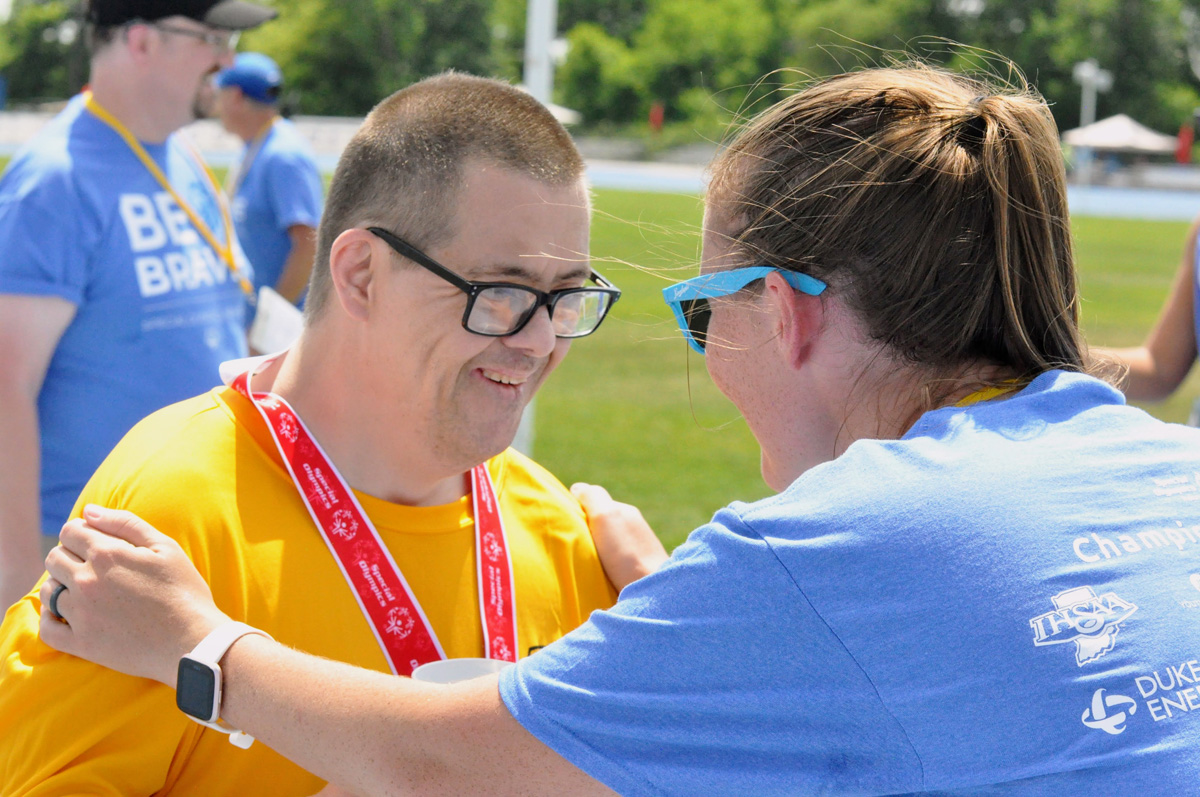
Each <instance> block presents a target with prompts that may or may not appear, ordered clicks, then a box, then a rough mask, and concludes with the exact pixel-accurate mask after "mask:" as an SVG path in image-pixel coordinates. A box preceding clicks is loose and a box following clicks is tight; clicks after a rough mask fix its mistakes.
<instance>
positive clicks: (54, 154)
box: [0, 0, 276, 607]
mask: <svg viewBox="0 0 1200 797" xmlns="http://www.w3.org/2000/svg"><path fill="white" fill-rule="evenodd" d="M275 14H276V12H275V11H274V10H272V9H270V8H266V7H264V6H259V5H254V4H251V3H246V2H241V1H240V0H220V1H214V0H171V1H170V2H167V1H165V0H154V2H151V0H93V2H90V3H89V5H88V8H87V21H88V35H89V37H90V42H91V45H92V57H91V74H90V89H89V90H88V91H85V92H84V93H83V94H81V95H79V96H77V97H75V98H74V99H72V100H71V102H70V103H69V104H68V106H67V108H66V109H65V110H64V111H63V112H62V113H61V114H59V116H58V117H56V118H55V120H54V121H53V122H51V123H50V125H49V126H48V127H47V128H46V129H45V130H43V131H42V132H41V133H40V134H39V135H38V137H37V139H36V140H35V141H33V142H32V143H31V144H30V145H28V146H27V147H26V148H25V150H24V151H22V152H21V153H19V154H18V155H17V156H16V158H15V159H14V160H13V162H12V163H11V164H10V166H9V168H8V170H7V171H6V172H5V174H4V176H3V178H0V247H3V252H4V255H3V257H0V407H3V408H4V412H3V413H0V451H3V452H4V457H3V464H0V607H2V606H7V605H9V604H10V603H12V602H13V601H15V600H16V599H17V598H18V597H20V596H21V595H22V594H23V593H24V592H26V591H27V590H28V589H29V588H30V587H31V586H32V585H33V583H34V582H35V581H36V580H37V576H38V574H39V573H40V572H41V570H42V564H41V560H42V557H43V556H44V550H42V548H43V546H39V544H38V537H39V532H43V533H44V534H45V535H47V536H44V537H43V540H44V546H45V547H46V548H48V547H52V546H53V544H54V539H55V538H54V536H53V535H55V534H57V533H58V529H59V527H60V526H61V525H62V522H63V521H64V520H65V519H66V518H67V516H68V514H69V513H70V510H71V506H72V505H73V504H74V502H75V499H76V497H77V496H78V495H79V491H80V490H81V489H82V487H83V485H84V483H85V482H86V481H87V479H88V477H90V476H91V474H92V471H94V470H95V468H96V466H97V465H99V464H100V462H101V460H103V459H104V456H105V455H106V454H107V453H108V452H109V451H110V450H111V449H112V447H113V445H115V444H116V442H117V441H118V440H120V439H121V436H122V435H123V434H125V432H127V431H128V430H129V429H130V427H132V426H133V425H134V424H135V423H136V422H137V421H138V420H140V419H141V418H142V417H144V416H145V415H147V414H149V413H150V412H153V411H154V410H156V409H159V408H160V407H163V406H165V405H167V404H170V403H172V402H174V401H179V400H180V399H183V398H186V397H188V396H192V395H195V394H196V393H199V392H201V391H203V390H205V389H207V388H208V387H209V386H211V384H212V383H213V381H214V380H215V379H216V377H217V365H218V364H219V363H220V362H222V361H223V360H227V359H230V358H231V357H237V356H240V355H242V354H243V353H244V351H245V345H246V344H245V340H244V315H245V309H244V303H245V298H244V296H243V286H245V287H246V288H249V276H250V275H249V273H248V269H247V267H246V266H245V258H244V257H243V256H242V254H241V250H240V247H239V246H238V244H237V242H236V237H235V235H234V232H233V227H232V224H231V223H230V217H229V211H228V209H227V208H226V207H225V206H224V204H223V203H222V201H221V199H220V198H219V191H218V190H217V188H216V186H215V184H214V183H213V181H212V177H211V174H210V173H209V172H208V170H207V168H206V167H205V166H204V164H203V162H202V161H201V160H200V159H199V157H198V156H197V155H196V154H195V152H194V151H192V150H191V149H189V147H187V146H186V145H185V143H184V142H182V141H181V140H180V139H179V138H178V137H177V136H176V135H174V133H175V131H176V130H178V129H179V128H181V127H183V126H184V125H186V124H188V123H189V122H191V121H193V120H194V119H195V118H196V116H197V113H198V110H199V107H200V106H202V104H203V103H204V101H205V100H206V99H207V100H211V87H210V86H209V85H208V83H209V81H210V78H211V76H212V74H213V73H215V72H216V71H217V70H219V69H220V68H222V67H225V66H228V65H229V64H230V63H232V56H233V48H234V45H235V43H236V37H237V34H238V32H239V31H241V30H244V29H247V28H251V27H254V26H256V25H259V24H261V23H263V22H265V21H267V20H269V19H271V18H273V17H274V16H275Z"/></svg>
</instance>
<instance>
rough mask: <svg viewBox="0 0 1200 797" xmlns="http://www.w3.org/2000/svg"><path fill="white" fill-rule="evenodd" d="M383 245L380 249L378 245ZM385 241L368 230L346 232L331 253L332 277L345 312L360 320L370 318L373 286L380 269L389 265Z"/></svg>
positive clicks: (330, 275) (335, 241)
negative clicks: (383, 249)
mask: <svg viewBox="0 0 1200 797" xmlns="http://www.w3.org/2000/svg"><path fill="white" fill-rule="evenodd" d="M376 244H379V245H380V246H376ZM382 245H383V242H382V241H380V240H379V239H378V238H376V237H375V236H374V235H372V234H371V233H369V232H367V231H366V230H363V229H359V228H354V229H350V230H346V231H345V232H343V233H342V234H341V235H339V236H338V237H337V238H336V239H335V240H334V242H333V247H332V248H331V249H330V251H329V278H330V281H331V282H332V283H333V291H334V293H335V294H336V295H337V298H338V304H340V305H341V307H342V310H343V311H345V313H346V314H347V315H348V316H350V317H351V318H353V319H355V320H357V321H366V320H367V318H368V317H369V316H370V314H371V312H370V296H371V287H372V284H373V280H374V277H375V272H376V270H377V269H378V268H379V267H380V265H381V264H383V265H384V266H386V265H387V263H386V260H387V253H386V252H382V251H379V249H380V248H381V247H382Z"/></svg>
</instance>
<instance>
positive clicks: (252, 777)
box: [0, 389, 616, 797]
mask: <svg viewBox="0 0 1200 797" xmlns="http://www.w3.org/2000/svg"><path fill="white" fill-rule="evenodd" d="M488 468H489V470H490V471H491V474H492V479H493V481H494V483H495V486H496V492H497V494H498V496H499V499H500V510H501V514H502V516H503V519H504V524H505V530H506V532H507V536H508V542H509V547H510V551H511V555H512V564H513V577H514V583H515V590H516V599H517V635H518V640H517V641H518V646H519V652H520V655H522V656H526V655H528V654H529V653H530V652H531V651H533V650H536V649H537V648H540V647H543V646H545V645H547V644H549V643H550V642H552V641H554V640H555V639H557V638H558V637H560V636H562V635H563V634H565V633H566V632H568V631H570V630H571V629H572V628H574V627H575V626H577V625H579V624H580V623H582V622H583V621H584V620H585V619H587V617H588V615H589V614H590V613H591V611H592V610H593V609H600V608H606V607H608V606H610V605H612V604H613V602H614V601H615V600H616V592H615V590H614V589H613V587H612V585H611V584H609V582H608V580H607V578H606V577H605V575H604V572H603V570H602V569H601V567H600V562H599V559H598V558H597V555H596V550H595V548H594V546H593V544H592V540H591V536H590V535H589V533H588V530H587V524H586V521H585V518H584V515H583V512H582V510H581V509H580V507H579V504H578V503H577V502H576V501H575V500H574V498H573V497H572V496H571V494H570V493H569V492H568V491H567V490H566V488H564V487H563V485H562V484H561V483H560V482H558V481H557V480H556V479H555V478H554V477H553V476H551V475H550V474H549V473H548V472H546V471H545V470H544V469H543V468H541V467H540V466H538V465H537V464H535V463H534V462H532V461H530V460H529V459H527V458H526V457H524V456H522V455H520V454H518V453H516V452H514V451H512V450H509V451H506V452H504V453H503V454H501V455H499V456H497V457H495V458H494V459H492V460H491V461H489V462H488ZM357 496H358V499H359V501H360V502H361V503H362V506H363V508H364V509H365V510H366V513H367V515H368V516H369V517H370V518H371V520H372V522H374V524H375V526H376V528H377V529H378V530H379V534H380V536H381V537H382V538H383V541H384V543H385V544H386V545H387V546H388V548H389V549H390V551H391V553H392V556H393V557H394V558H395V560H396V563H397V565H398V566H399V567H400V570H401V572H402V573H403V574H404V577H405V579H406V580H407V581H408V584H409V586H410V588H411V589H412V591H413V593H414V595H415V596H416V598H417V600H418V601H419V602H420V604H421V606H422V608H423V609H424V611H425V613H426V616H427V617H428V618H429V621H430V624H431V625H432V626H433V630H434V632H435V633H436V634H437V636H438V639H439V640H440V641H441V644H442V648H443V650H444V651H445V652H446V655H447V656H449V657H461V656H482V655H483V638H482V630H481V629H482V625H481V621H480V616H479V600H478V587H477V582H476V573H475V559H474V525H473V520H472V516H471V505H470V498H469V497H466V498H463V499H461V500H460V501H458V502H456V503H453V504H449V505H445V506H435V507H406V506H399V505H396V504H390V503H387V502H384V501H381V500H379V499H376V498H372V497H371V496H368V495H363V494H361V493H357ZM85 502H90V503H96V504H100V505H103V506H109V507H114V508H123V509H129V510H131V511H133V512H135V513H137V514H138V515H141V516H142V517H143V518H145V519H146V520H147V521H148V522H150V523H151V524H153V525H154V526H156V527H157V528H159V529H160V530H162V531H163V532H165V533H167V534H171V535H172V536H174V537H175V538H176V539H177V540H178V541H179V542H180V544H181V545H182V546H183V548H184V550H185V551H187V553H188V555H189V556H191V558H192V561H193V562H195V564H196V567H197V568H198V569H199V570H200V573H201V574H202V575H203V576H204V577H205V579H206V580H207V581H208V583H209V585H210V586H211V588H212V592H213V596H214V598H215V599H216V603H217V605H218V606H219V607H220V608H221V609H222V610H223V611H224V612H226V613H227V614H228V615H229V616H230V617H233V618H234V619H237V620H242V621H244V622H247V623H249V624H251V625H253V626H255V627H257V628H262V629H264V630H266V631H268V632H269V633H270V634H271V635H272V636H274V637H275V639H277V640H279V641H280V642H282V643H284V644H286V645H291V646H293V647H296V648H299V649H300V650H304V651H307V652H309V653H315V654H317V655H320V656H325V657H328V658H331V659H337V660H340V661H345V662H350V663H352V664H357V665H359V666H362V667H369V668H372V669H375V670H380V671H383V672H387V671H388V667H387V663H386V660H385V659H384V657H383V653H382V652H381V651H380V649H379V646H378V643H377V642H376V640H375V638H374V636H373V635H372V633H371V631H370V628H369V627H368V625H367V622H366V620H365V619H364V618H363V615H362V612H361V610H360V609H359V607H358V604H357V603H356V602H355V599H354V596H353V595H352V594H351V591H350V587H349V586H348V585H347V583H346V581H345V579H344V578H343V576H342V574H341V572H340V571H339V570H338V567H337V564H336V563H335V562H334V559H333V557H332V555H331V554H330V553H329V551H328V549H327V548H326V546H325V543H324V542H323V541H322V539H321V537H320V534H319V533H318V532H317V530H316V528H315V527H314V526H313V523H312V521H311V519H310V518H309V515H308V512H307V510H306V509H305V508H304V504H303V502H302V501H301V500H300V497H299V494H298V493H297V491H296V488H295V486H294V485H293V483H292V481H291V478H290V477H289V476H288V474H287V472H286V470H284V468H283V464H282V461H281V460H280V459H279V455H278V453H277V452H276V450H275V447H274V444H273V443H272V441H271V438H270V435H269V433H268V432H267V430H266V427H265V425H264V424H263V423H262V421H261V420H260V418H259V417H258V415H257V413H256V411H255V410H254V408H253V407H252V406H251V405H250V403H249V402H248V401H246V400H245V399H244V398H243V397H242V396H240V395H238V394H236V393H234V392H233V391H231V390H228V389H217V390H214V391H212V392H211V393H209V394H205V395H203V396H199V397H197V398H194V399H191V400H189V401H185V402H182V403H180V404H176V405H173V406H171V407H167V408H166V409H164V410H161V411H159V412H157V413H155V414H154V415H151V416H150V417H149V418H147V419H146V420H144V421H142V422H141V423H140V424H138V425H137V426H136V427H135V428H134V429H133V430H132V431H130V433H129V434H128V435H127V436H126V437H125V439H124V440H122V441H121V443H120V444H119V445H118V446H117V447H116V449H114V451H113V452H112V454H110V455H109V457H108V458H107V459H106V460H105V462H104V463H103V464H102V465H101V466H100V468H99V470H97V471H96V474H95V475H94V476H93V477H92V479H91V481H90V482H89V483H88V485H87V486H86V487H85V488H84V491H83V494H82V496H81V497H80V499H79V503H78V504H77V505H76V512H78V511H79V509H80V508H81V507H82V506H83V504H84V503H85ZM40 608H41V607H40V602H39V601H38V599H37V597H36V593H34V594H30V595H28V596H26V597H25V598H24V599H22V600H21V601H20V602H18V603H17V604H15V605H14V606H13V607H12V608H11V609H10V610H9V611H8V613H7V615H6V616H5V618H4V623H3V625H2V626H0V794H3V795H6V797H17V796H18V795H51V794H56V795H57V794H79V793H86V794H113V795H137V794H152V793H158V794H167V793H175V794H198V795H215V794H272V795H289V794H313V793H315V792H317V791H319V790H320V788H321V787H322V785H323V783H322V781H321V780H320V779H318V778H316V777H314V776H313V775H310V774H308V773H307V772H305V771H303V770H302V769H300V768H299V767H297V766H295V765H293V764H291V763H290V762H288V761H287V760H285V759H284V758H283V757H281V756H279V755H278V754H277V753H275V752H274V751H273V750H271V749H270V748H268V747H267V746H266V745H264V744H263V743H261V742H256V743H255V744H254V746H253V747H251V748H250V749H249V750H245V751H243V750H239V749H237V748H235V747H233V746H232V745H231V744H229V741H228V737H227V736H225V735H224V734H221V733H219V732H216V731H212V730H209V729H206V728H204V727H202V726H200V725H198V724H196V723H194V722H192V721H191V720H190V719H188V718H187V717H186V716H185V715H184V714H183V713H182V712H180V711H179V710H178V709H177V708H176V707H175V693H174V691H172V690H171V689H168V688H167V687H165V686H162V685H161V684H157V683H154V682H152V681H148V680H145V679H141V678H132V677H129V676H126V675H121V674H119V673H116V672H113V671H111V670H106V669H104V668H102V667H98V666H96V665H94V664H91V663H89V662H86V661H83V660H81V659H77V658H75V657H73V656H68V655H64V654H60V653H57V652H55V651H53V650H51V649H49V648H48V647H46V646H45V645H43V644H41V642H39V641H38V639H37V623H38V612H39V611H40ZM300 710H301V711H303V707H300Z"/></svg>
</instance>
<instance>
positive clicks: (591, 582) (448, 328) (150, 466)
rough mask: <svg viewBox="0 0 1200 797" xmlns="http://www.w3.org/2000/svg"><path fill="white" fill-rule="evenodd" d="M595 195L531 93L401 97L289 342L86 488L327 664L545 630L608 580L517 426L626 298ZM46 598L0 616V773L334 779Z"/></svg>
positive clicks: (381, 109) (487, 645)
mask: <svg viewBox="0 0 1200 797" xmlns="http://www.w3.org/2000/svg"><path fill="white" fill-rule="evenodd" d="M589 211H590V208H589V203H588V192H587V186H586V183H585V180H584V164H583V161H582V159H581V158H580V155H579V152H578V150H576V148H575V145H574V143H573V142H572V141H571V137H570V135H568V133H567V132H566V130H564V129H563V127H562V125H560V124H559V123H558V122H557V121H555V119H554V117H553V116H552V115H551V114H550V112H549V111H548V110H547V109H546V108H545V107H544V106H543V105H541V104H540V103H538V102H537V100H535V99H533V98H532V97H530V96H529V95H528V94H526V93H525V92H523V91H521V90H519V89H517V88H514V87H513V86H509V85H507V84H504V83H500V82H498V81H493V80H487V79H484V78H477V77H471V76H467V75H460V74H453V73H451V74H446V75H440V76H437V77H433V78H429V79H427V80H425V81H422V82H421V83H417V84H415V85H413V86H410V87H408V88H406V89H404V90H402V91H400V92H397V93H396V94H394V95H393V96H391V97H389V98H388V99H386V100H384V101H383V102H382V103H380V104H379V106H378V107H377V108H376V109H375V110H374V111H372V112H371V114H370V115H369V116H368V117H367V118H366V120H365V121H364V122H363V125H362V127H361V128H360V130H359V131H358V133H356V134H355V136H354V138H353V139H352V140H351V142H350V143H349V145H348V146H347V147H346V149H345V151H344V152H343V154H342V157H341V160H340V161H339V163H338V167H337V171H336V172H335V174H334V177H333V181H332V182H331V183H330V189H329V200H328V202H327V204H326V207H325V212H324V215H323V216H322V218H321V222H320V226H319V231H318V239H317V256H316V259H315V261H314V264H313V276H312V280H311V283H310V289H309V295H308V301H307V303H306V305H305V327H304V331H303V333H302V334H301V336H300V338H299V340H298V341H297V343H296V344H295V345H294V346H293V347H292V348H291V349H290V350H289V351H288V352H286V353H285V354H283V355H281V356H275V357H269V358H256V359H255V360H250V361H241V362H240V363H230V364H229V366H228V367H227V368H224V369H223V370H224V371H225V375H226V376H227V377H228V382H229V386H228V387H224V388H218V389H216V390H213V391H211V392H209V393H206V394H204V395H202V396H198V397H196V398H193V399H189V400H187V401H183V402H180V403H178V404H174V405H172V406H170V407H166V408H164V409H162V410H160V411H158V412H156V413H154V414H153V415H151V416H150V417H148V418H146V419H145V420H144V421H142V422H141V423H139V424H138V425H137V426H136V427H134V429H133V430H132V431H130V432H129V434H128V435H126V436H125V438H124V439H123V440H122V441H121V442H120V443H119V444H118V445H117V446H116V448H115V449H114V450H113V451H112V453H111V454H110V455H109V456H108V458H107V459H105V461H104V463H103V464H102V465H101V466H100V468H99V469H98V470H97V471H96V474H95V476H94V477H93V478H92V479H91V481H90V482H88V485H87V487H86V488H85V489H84V491H83V494H82V496H81V498H80V502H79V506H80V508H82V506H83V505H84V504H85V503H87V502H91V503H100V504H104V505H108V506H114V505H115V506H120V507H121V508H124V509H128V510H131V511H133V512H137V513H138V514H140V515H142V516H143V517H145V518H146V519H147V520H149V521H150V522H152V523H154V524H156V525H157V526H159V527H160V528H164V529H169V530H170V532H171V534H172V535H173V536H174V537H175V539H176V540H178V542H179V544H180V545H181V546H182V547H183V548H184V549H185V550H186V551H187V552H188V555H189V556H190V557H191V560H192V561H193V562H195V564H196V565H197V566H198V567H199V568H200V569H201V570H202V571H203V572H204V573H205V574H206V576H207V577H208V579H209V583H210V584H211V587H212V592H213V594H214V595H215V596H216V598H217V600H218V601H219V602H220V603H221V605H223V606H225V607H226V610H227V611H229V612H230V613H231V614H232V615H234V616H237V617H239V618H241V620H242V621H243V622H245V623H250V624H254V625H255V626H256V627H257V628H261V629H263V630H264V631H266V632H267V633H269V634H271V635H272V636H273V637H275V638H276V639H278V640H279V641H281V642H284V643H286V644H289V645H293V646H295V647H298V648H301V649H303V650H310V651H314V652H317V653H319V654H320V655H322V656H325V657H326V658H329V659H334V660H338V661H343V662H348V663H352V664H355V665H358V666H360V667H367V668H370V669H373V670H376V671H379V672H384V673H394V674H397V675H409V674H410V673H412V672H413V670H414V668H415V667H416V666H418V665H426V666H428V667H432V668H433V669H435V670H436V669H437V668H438V667H440V666H444V665H443V660H445V659H464V658H481V657H486V658H488V659H491V660H493V661H492V662H489V664H495V662H505V661H508V662H511V661H515V660H516V659H517V658H519V657H520V658H523V657H527V656H528V655H529V654H530V653H533V652H535V651H537V650H539V649H541V648H543V647H545V646H547V645H549V644H550V643H552V642H553V641H555V640H556V639H558V638H559V637H561V636H563V635H564V634H566V633H567V632H568V631H570V630H572V629H573V628H575V627H576V626H578V625H579V624H581V623H583V622H584V621H585V620H587V618H588V616H589V614H590V613H591V612H592V611H593V610H594V609H602V608H607V607H608V606H610V605H611V604H612V603H613V602H614V601H615V600H616V593H615V591H614V590H613V587H612V586H611V585H610V583H609V581H608V579H607V578H606V576H605V572H604V570H603V568H602V567H601V564H600V559H599V557H598V555H597V551H596V547H595V546H594V545H593V543H592V538H591V535H590V534H589V532H588V526H587V522H586V519H585V516H584V513H583V510H582V509H581V508H580V505H579V503H578V502H577V501H576V500H575V499H574V498H573V497H572V496H571V494H570V493H569V492H568V491H567V490H566V488H565V487H564V486H563V485H562V484H561V483H559V482H558V481H557V480H556V479H555V478H554V477H553V476H551V475H550V474H549V473H547V472H546V471H545V470H544V469H542V468H540V467H539V466H538V465H537V464H535V463H533V462H531V461H530V460H529V459H527V458H525V457H524V456H522V455H521V454H519V453H517V452H515V451H513V450H511V449H508V446H509V444H510V443H511V442H512V439H513V436H514V435H515V434H516V430H517V425H518V423H519V422H520V419H521V412H522V410H523V408H524V407H525V406H526V404H527V403H528V402H529V400H530V399H531V398H532V397H533V395H534V393H535V392H536V391H537V389H538V388H539V387H540V386H541V384H542V382H543V381H544V380H545V379H546V377H547V376H548V375H549V374H550V372H551V371H552V370H553V369H554V368H555V366H557V365H558V363H559V362H561V361H562V358H563V357H565V356H566V354H567V351H568V349H569V348H570V346H571V342H572V339H574V338H578V337H583V336H585V335H589V334H591V333H592V332H594V331H595V330H596V328H597V327H598V326H599V325H600V322H601V321H603V319H604V317H605V314H606V313H607V311H608V309H609V307H610V306H611V305H612V303H613V302H614V301H616V299H617V297H618V296H619V291H617V290H616V289H615V288H614V287H612V286H611V285H610V284H609V283H607V282H606V281H605V280H604V278H603V277H601V276H600V275H599V274H597V273H595V272H594V271H592V269H591V267H590V263H589V261H588V254H587V253H588V216H589ZM252 397H253V398H252ZM68 601H69V598H68ZM40 606H41V604H40V603H39V602H38V599H37V597H36V594H30V595H28V596H26V597H25V598H24V599H23V600H21V601H20V602H19V603H18V605H16V606H14V607H13V608H12V610H11V611H9V613H8V615H7V617H6V618H5V621H4V624H3V626H0V794H4V795H20V794H26V793H29V792H34V793H39V794H41V793H47V794H48V793H54V794H80V793H87V794H95V793H119V794H123V795H138V794H165V793H172V792H173V793H176V794H271V795H307V794H312V793H314V792H316V791H317V790H318V789H319V788H320V787H321V786H322V781H321V780H320V779H319V778H318V777H316V776H315V775H312V774H309V773H308V772H305V771H304V770H303V769H301V768H300V767H298V766H296V765H294V764H292V763H289V762H288V761H287V760H285V759H284V758H283V757H282V756H280V755H279V754H278V753H276V752H275V751H274V750H272V749H270V748H269V747H267V746H265V745H262V744H253V745H251V746H250V747H249V749H245V750H239V749H237V747H235V746H234V745H238V746H245V745H246V744H247V743H248V742H249V741H250V740H249V739H248V738H247V737H246V736H245V735H243V734H240V733H236V732H234V733H231V731H233V730H234V729H232V728H229V727H228V726H221V725H220V724H219V722H217V721H216V720H217V717H216V716H214V715H212V714H210V713H208V712H207V711H203V710H200V711H198V712H197V713H194V714H192V715H191V716H192V718H193V719H196V720H199V721H201V722H192V721H191V720H189V719H188V716H187V715H185V714H183V713H181V712H180V711H179V709H178V708H177V707H176V701H175V696H174V693H173V692H172V691H171V690H170V689H167V688H165V687H163V686H161V685H158V684H155V683H153V682H152V681H148V680H146V679H144V678H130V677H128V676H124V675H120V674H117V673H114V672H111V671H108V670H104V669H102V668H100V667H98V666H96V665H94V664H90V663H88V662H86V661H83V660H82V659H78V658H75V657H74V656H69V655H63V654H58V653H55V652H54V651H51V650H49V649H48V648H47V647H46V646H45V645H43V644H42V643H40V642H39V641H38V637H37V631H38V611H39V609H40ZM448 666H457V663H452V664H450V665H448ZM201 702H203V700H202V701H201ZM220 731H224V733H221V732H220ZM227 734H228V735H227ZM230 742H233V743H234V744H233V745H231V744H230Z"/></svg>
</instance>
